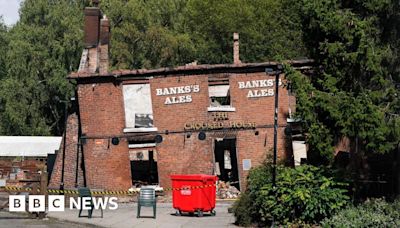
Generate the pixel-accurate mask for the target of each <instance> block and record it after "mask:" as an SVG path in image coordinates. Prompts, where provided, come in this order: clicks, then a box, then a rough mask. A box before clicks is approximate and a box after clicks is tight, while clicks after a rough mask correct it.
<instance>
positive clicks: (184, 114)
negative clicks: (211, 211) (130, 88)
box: [150, 73, 289, 186]
mask: <svg viewBox="0 0 400 228" xmlns="http://www.w3.org/2000/svg"><path fill="white" fill-rule="evenodd" d="M260 79H273V80H274V79H275V78H274V77H270V76H266V75H265V73H252V74H230V80H229V83H230V94H231V105H232V106H233V107H235V108H236V111H235V112H228V115H229V120H227V121H226V122H229V121H246V122H256V125H257V126H264V127H261V128H257V129H255V130H254V129H247V130H238V131H234V132H233V133H232V132H231V133H229V134H230V137H232V135H233V137H236V139H237V145H236V146H237V151H238V152H237V154H238V168H239V176H240V178H241V181H244V180H245V178H246V176H247V174H248V171H243V169H242V160H243V159H251V161H252V166H256V165H259V164H260V163H262V162H263V161H264V159H265V157H266V154H267V153H270V154H271V155H272V148H273V135H274V133H273V123H274V122H273V121H274V101H275V97H274V96H271V97H260V98H247V93H248V91H249V89H239V86H238V82H239V81H250V80H260ZM150 82H151V90H152V101H153V113H154V125H155V126H156V127H157V128H158V130H159V132H164V131H165V130H168V131H169V132H171V131H183V130H184V124H185V123H189V122H214V120H213V116H212V112H208V111H207V107H208V106H209V97H208V75H193V76H175V77H168V78H156V79H152V80H150ZM193 84H198V85H200V92H199V93H191V95H192V99H193V101H192V102H191V103H182V104H171V105H165V104H164V102H165V98H166V97H167V96H174V95H167V96H156V88H168V87H175V86H187V85H193ZM269 88H272V89H274V87H269ZM255 89H260V88H255ZM279 103H280V104H279V106H280V108H279V124H280V125H286V118H287V114H288V105H289V96H288V93H287V90H286V89H284V88H283V87H281V89H280V91H279ZM266 125H268V126H266ZM256 130H257V131H259V134H258V135H255V131H256ZM197 135H198V132H193V133H191V137H190V138H187V137H186V136H185V134H182V133H181V134H173V133H170V134H168V135H164V136H163V137H164V141H163V142H162V143H161V144H158V145H157V152H158V158H159V160H158V169H159V178H160V183H161V185H163V186H170V177H169V176H170V174H173V173H177V174H190V173H204V174H211V173H212V168H213V164H212V162H213V156H214V155H213V153H214V151H212V142H213V140H214V138H215V137H214V136H213V135H217V137H220V136H218V134H213V133H211V132H208V133H207V140H205V141H200V140H198V138H197ZM278 136H279V139H278V150H279V151H278V153H279V157H280V158H283V157H285V136H284V127H280V128H279V131H278ZM265 141H266V142H265ZM243 183H244V182H242V185H243Z"/></svg>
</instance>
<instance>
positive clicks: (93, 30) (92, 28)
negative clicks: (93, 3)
mask: <svg viewBox="0 0 400 228" xmlns="http://www.w3.org/2000/svg"><path fill="white" fill-rule="evenodd" d="M84 13H85V30H84V32H85V47H86V48H92V47H95V46H97V44H98V42H99V30H100V16H101V12H100V9H99V8H98V7H86V8H85V10H84Z"/></svg>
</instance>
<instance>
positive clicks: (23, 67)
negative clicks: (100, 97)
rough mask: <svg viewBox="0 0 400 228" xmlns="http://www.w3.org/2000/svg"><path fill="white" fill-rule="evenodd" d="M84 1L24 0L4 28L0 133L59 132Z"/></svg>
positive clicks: (78, 45) (76, 53) (76, 56)
mask: <svg viewBox="0 0 400 228" xmlns="http://www.w3.org/2000/svg"><path fill="white" fill-rule="evenodd" d="M82 9H83V3H82V1H78V0H76V1H61V0H60V1H47V0H26V1H24V2H23V3H22V5H21V9H20V21H19V22H17V24H16V25H15V26H14V27H12V28H11V29H10V30H9V32H8V37H9V43H8V48H7V54H6V55H5V57H6V72H7V74H6V76H5V77H4V78H3V79H2V81H1V84H0V99H1V104H2V106H3V110H1V113H0V117H1V123H0V125H1V127H0V129H1V131H2V132H0V133H1V134H7V135H50V134H54V135H60V134H61V133H62V129H63V127H64V126H63V125H64V123H63V121H62V120H63V104H62V103H59V102H58V100H57V99H55V97H58V99H62V100H68V99H69V98H70V97H71V95H72V91H73V90H72V85H70V84H69V83H68V81H67V80H66V76H67V74H68V73H69V72H71V71H73V70H76V68H77V67H78V64H79V57H80V55H81V52H82V44H81V41H82V35H83V34H82V29H81V26H82V23H83V21H82V18H83V16H82Z"/></svg>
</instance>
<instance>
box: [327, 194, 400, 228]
mask: <svg viewBox="0 0 400 228" xmlns="http://www.w3.org/2000/svg"><path fill="white" fill-rule="evenodd" d="M321 224H322V226H323V227H400V199H398V200H397V201H395V202H394V203H388V202H386V201H385V200H383V199H373V200H367V201H366V202H364V203H363V204H361V205H359V206H357V207H354V206H352V207H349V208H346V209H344V210H341V211H339V212H338V213H337V214H335V215H334V216H332V217H331V218H326V219H324V220H323V221H322V223H321Z"/></svg>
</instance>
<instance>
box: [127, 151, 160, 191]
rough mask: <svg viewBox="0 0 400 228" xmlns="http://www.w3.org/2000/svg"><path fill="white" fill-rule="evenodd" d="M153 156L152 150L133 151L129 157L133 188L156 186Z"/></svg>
mask: <svg viewBox="0 0 400 228" xmlns="http://www.w3.org/2000/svg"><path fill="white" fill-rule="evenodd" d="M154 155H155V151H153V150H143V151H135V152H134V153H133V156H131V176H132V184H133V185H134V186H141V185H148V184H158V169H157V161H156V160H155V159H154ZM132 157H133V159H132Z"/></svg>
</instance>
